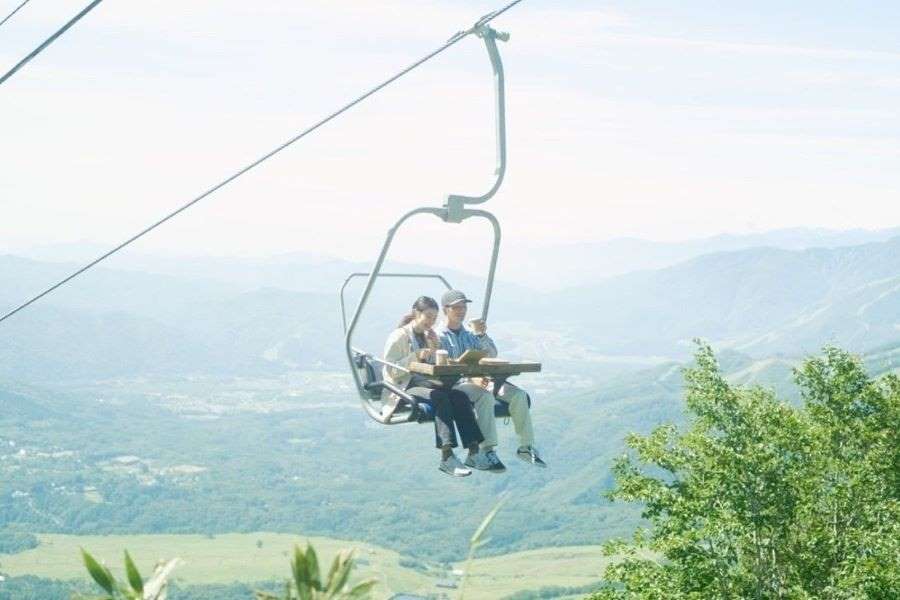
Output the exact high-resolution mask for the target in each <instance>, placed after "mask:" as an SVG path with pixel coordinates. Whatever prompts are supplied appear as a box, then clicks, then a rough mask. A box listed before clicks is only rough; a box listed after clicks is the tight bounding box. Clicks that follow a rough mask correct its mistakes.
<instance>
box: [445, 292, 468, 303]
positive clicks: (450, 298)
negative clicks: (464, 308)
mask: <svg viewBox="0 0 900 600" xmlns="http://www.w3.org/2000/svg"><path fill="white" fill-rule="evenodd" d="M460 302H471V300H469V299H468V298H466V295H465V294H463V293H462V292H461V291H459V290H448V291H446V292H444V295H443V296H441V306H452V305H454V304H459V303H460Z"/></svg>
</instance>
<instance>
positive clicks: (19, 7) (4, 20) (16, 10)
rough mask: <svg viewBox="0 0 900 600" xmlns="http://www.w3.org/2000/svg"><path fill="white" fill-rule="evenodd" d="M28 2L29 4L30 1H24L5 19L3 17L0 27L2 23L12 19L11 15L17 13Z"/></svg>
mask: <svg viewBox="0 0 900 600" xmlns="http://www.w3.org/2000/svg"><path fill="white" fill-rule="evenodd" d="M29 2H31V0H25V1H24V2H22V4H20V5H18V6H17V7H16V8H15V9H13V11H12V12H11V13H9V14H8V15H6V16H5V17H3V20H2V21H0V27H3V24H4V23H6V22H7V21H9V20H10V19H12V17H13V15H14V14H16V13H17V12H19V11H20V10H21V9H22V8H23V7H24V6H25V5H26V4H28V3H29Z"/></svg>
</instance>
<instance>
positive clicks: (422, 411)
mask: <svg viewBox="0 0 900 600" xmlns="http://www.w3.org/2000/svg"><path fill="white" fill-rule="evenodd" d="M473 33H475V34H476V35H477V36H478V37H479V38H481V39H482V40H483V41H484V45H485V48H486V49H487V53H488V57H489V58H490V61H491V68H492V70H493V74H494V96H495V100H496V139H497V168H496V170H495V173H494V174H495V176H496V179H495V181H494V184H493V185H492V186H491V188H490V189H489V190H488V191H487V193H485V194H483V195H481V196H463V195H458V194H451V195H449V196H447V200H446V202H445V204H444V206H442V207H440V208H437V207H421V208H417V209H414V210H411V211H409V212H407V213H406V214H405V215H403V216H402V217H400V219H399V220H398V221H397V222H396V223H395V224H394V226H393V227H391V228H390V229H389V230H388V233H387V238H386V239H385V242H384V244H383V246H382V248H381V253H380V254H379V255H378V258H377V260H376V261H375V265H374V266H373V267H372V270H371V271H370V272H369V273H352V274H351V275H349V276H348V277H347V279H346V280H345V281H344V284H343V285H342V286H341V293H340V295H341V315H342V318H343V324H344V345H345V351H346V354H347V361H348V363H349V366H350V373H351V375H352V376H353V381H354V384H355V386H356V389H357V392H358V393H359V397H360V400H361V401H362V405H363V409H364V410H365V411H366V413H367V414H368V415H369V416H370V417H371V418H372V419H374V420H375V421H377V422H379V423H381V424H383V425H396V424H399V423H414V422H419V423H421V422H426V421H431V420H433V419H434V414H433V411H432V409H431V407H430V406H428V405H427V404H419V403H418V402H416V399H415V398H414V397H412V396H411V395H409V394H407V393H406V391H405V390H401V389H398V388H396V386H393V385H392V384H391V383H390V382H387V381H384V380H383V378H382V367H383V366H384V365H390V366H392V367H395V368H398V369H401V370H404V371H405V370H406V369H404V368H403V367H401V366H399V365H394V364H390V363H387V362H386V361H385V360H384V359H382V358H378V357H377V356H376V355H375V354H373V353H371V352H366V351H364V350H361V349H359V348H356V347H355V346H354V345H353V334H354V333H355V331H356V327H357V324H358V323H359V320H360V316H361V315H362V312H363V309H364V308H365V306H366V303H367V301H368V300H369V296H370V295H371V293H372V289H373V287H374V286H375V282H376V281H377V280H378V279H380V278H384V277H406V278H415V277H418V278H432V279H439V280H440V281H441V283H443V284H444V286H445V287H446V288H447V289H451V286H450V283H449V282H448V281H447V280H446V279H445V278H444V277H442V276H441V275H438V274H431V273H429V274H422V273H382V272H381V268H382V266H383V265H384V261H385V258H386V257H387V254H388V251H389V250H390V247H391V243H392V242H393V239H394V235H395V234H396V233H397V231H398V230H399V229H400V227H401V226H402V225H403V224H405V223H406V221H408V220H409V219H411V218H412V217H415V216H418V215H433V216H436V217H438V218H439V219H441V220H442V221H444V222H445V223H450V224H458V223H462V222H463V221H465V220H466V219H471V218H478V219H484V220H486V221H488V222H489V223H490V224H491V227H492V229H493V238H494V239H493V247H492V251H491V262H490V267H489V268H488V275H487V283H486V285H485V290H484V300H483V303H482V310H481V318H482V319H487V316H488V311H489V310H490V305H491V295H492V293H493V289H494V274H495V273H496V270H497V258H498V256H499V253H500V223H499V222H498V220H497V218H496V217H495V216H494V215H493V214H491V213H490V212H488V211H486V210H480V209H472V208H467V205H469V204H472V205H475V204H483V203H485V202H487V201H488V200H490V199H491V198H492V197H493V196H494V195H495V194H496V193H497V190H499V189H500V185H501V184H502V183H503V178H504V175H505V174H506V108H505V104H506V97H505V86H504V77H503V62H502V60H501V59H500V52H499V50H498V49H497V40H500V41H503V42H505V41H507V40H508V39H509V34H506V33H501V32H498V31H496V30H494V29H492V28H491V27H489V26H487V25H483V24H482V25H477V26H476V27H475V28H474V30H473ZM361 277H365V278H366V286H365V289H364V290H363V292H362V294H361V295H360V298H359V301H358V302H357V304H356V308H355V310H354V312H353V317H352V318H351V320H350V322H349V323H347V311H346V304H345V301H344V293H345V291H346V289H347V286H348V284H349V283H350V281H351V280H353V279H355V278H361ZM384 389H388V390H390V391H391V392H393V393H395V394H397V395H398V396H399V397H400V398H401V406H402V408H401V409H400V410H398V411H396V412H395V413H394V414H393V415H391V416H390V417H387V418H386V417H384V416H383V415H382V413H381V393H382V390H384ZM529 403H530V399H529ZM495 414H496V415H497V416H498V417H508V416H509V406H508V405H507V404H506V403H504V402H500V401H499V400H498V401H497V402H496V406H495Z"/></svg>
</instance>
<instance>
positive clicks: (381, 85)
mask: <svg viewBox="0 0 900 600" xmlns="http://www.w3.org/2000/svg"><path fill="white" fill-rule="evenodd" d="M98 1H99V0H98ZM522 1H523V0H514V1H513V2H510V3H509V4H507V5H506V6H504V7H503V8H501V9H499V10H496V11H494V12H492V13H488V14H487V15H485V16H483V17H482V18H481V19H479V20H478V21H477V22H476V23H475V24H474V25H473V26H472V27H470V28H469V29H465V30H463V31H460V32H458V33H456V34H455V35H454V36H453V37H451V38H450V39H449V40H447V42H445V43H444V45H442V46H441V47H440V48H438V49H437V50H434V51H432V52H430V53H428V54H426V55H425V56H424V57H422V58H420V59H419V60H417V61H416V62H414V63H412V64H411V65H409V66H408V67H406V68H405V69H403V70H402V71H399V72H398V73H396V74H395V75H393V76H391V77H390V78H388V79H386V80H385V81H383V82H382V83H379V84H378V85H376V86H375V87H373V88H371V89H370V90H369V91H367V92H365V93H363V94H362V95H361V96H358V97H357V98H356V99H354V100H352V101H351V102H349V103H347V104H345V105H344V106H342V107H341V108H339V109H337V110H336V111H334V112H333V113H331V114H330V115H328V116H327V117H325V118H323V119H321V120H319V121H317V122H316V123H314V124H313V125H310V126H309V127H307V128H306V129H304V130H303V131H301V132H300V133H298V134H297V135H295V136H294V137H292V138H290V139H289V140H287V141H286V142H284V143H283V144H281V145H280V146H278V147H276V148H275V149H273V150H270V151H269V152H267V153H266V154H264V155H262V156H261V157H259V158H258V159H256V160H255V161H253V162H252V163H250V164H248V165H247V166H245V167H243V168H242V169H240V170H239V171H237V172H235V173H234V174H232V175H230V176H228V177H227V178H225V179H223V180H222V181H220V182H219V183H217V184H216V185H214V186H212V187H211V188H209V189H208V190H206V191H205V192H203V193H202V194H200V195H199V196H197V197H196V198H194V199H193V200H191V201H190V202H188V203H187V204H184V205H183V206H181V207H179V208H178V209H176V210H174V211H172V212H171V213H169V214H168V215H166V216H165V217H163V218H162V219H160V220H158V221H156V222H155V223H153V224H152V225H150V226H149V227H146V228H145V229H143V230H142V231H140V232H139V233H137V234H135V235H133V236H131V237H130V238H128V239H127V240H125V241H124V242H122V243H121V244H119V245H118V246H116V247H115V248H113V249H112V250H110V251H109V252H107V253H106V254H104V255H102V256H100V257H98V258H96V259H94V260H93V261H91V262H89V263H88V264H86V265H85V266H83V267H81V268H80V269H78V270H77V271H75V272H74V273H72V274H71V275H69V276H68V277H66V278H65V279H62V280H60V281H59V282H57V283H56V284H54V285H52V286H51V287H49V288H47V289H46V290H44V291H43V292H41V293H40V294H38V295H36V296H34V297H33V298H31V299H30V300H28V301H27V302H25V303H23V304H22V305H20V306H19V307H17V308H14V309H13V310H11V311H9V312H8V313H6V314H4V315H3V316H2V317H0V323H2V322H3V321H5V320H6V319H8V318H10V317H11V316H13V315H14V314H16V313H17V312H19V311H21V310H23V309H24V308H26V307H28V306H30V305H32V304H34V303H35V302H37V301H38V300H40V299H41V298H43V297H44V296H46V295H47V294H49V293H51V292H53V291H54V290H56V289H57V288H60V287H62V286H63V285H65V284H66V283H68V282H69V281H71V280H73V279H75V278H76V277H78V276H79V275H81V274H82V273H84V272H85V271H87V270H88V269H90V268H91V267H93V266H95V265H96V264H98V263H100V262H102V261H104V260H106V259H107V258H109V257H110V256H112V255H113V254H115V253H116V252H118V251H119V250H121V249H123V248H124V247H126V246H128V245H129V244H131V243H132V242H134V241H137V240H138V239H140V238H141V237H143V236H145V235H146V234H148V233H150V232H151V231H153V230H154V229H156V228H157V227H159V226H160V225H162V224H163V223H165V222H166V221H168V220H169V219H172V218H173V217H175V216H177V215H179V214H180V213H182V212H184V211H185V210H187V209H189V208H190V207H192V206H193V205H195V204H197V203H198V202H200V201H201V200H203V199H204V198H206V197H207V196H209V195H211V194H213V193H214V192H216V191H218V190H220V189H221V188H223V187H225V186H226V185H228V184H229V183H231V182H232V181H234V180H235V179H237V178H238V177H240V176H242V175H244V174H245V173H247V172H248V171H250V170H252V169H254V168H255V167H258V166H259V165H261V164H262V163H264V162H265V161H267V160H269V159H270V158H272V157H273V156H275V155H276V154H278V153H279V152H281V151H282V150H284V149H286V148H287V147H289V146H291V145H292V144H294V143H295V142H298V141H300V140H301V139H303V138H304V137H306V136H307V135H309V134H310V133H312V132H313V131H315V130H317V129H318V128H320V127H321V126H323V125H325V124H326V123H328V122H329V121H331V120H333V119H335V118H337V117H339V116H340V115H342V114H343V113H345V112H347V111H348V110H350V109H351V108H353V107H354V106H356V105H357V104H359V103H360V102H362V101H363V100H365V99H366V98H368V97H370V96H372V95H374V94H375V93H377V92H379V91H381V90H382V89H384V88H385V87H387V86H388V85H390V84H392V83H393V82H395V81H397V80H398V79H400V78H401V77H403V76H404V75H406V74H407V73H409V72H410V71H412V70H413V69H416V68H417V67H419V66H421V65H423V64H424V63H426V62H428V61H429V60H431V59H432V58H434V57H435V56H437V55H438V54H440V53H441V52H444V51H445V50H447V49H448V48H450V47H451V46H453V45H455V44H456V43H458V42H459V41H460V40H462V39H463V38H465V37H466V36H467V35H469V34H471V33H474V32H475V31H476V30H477V29H478V28H479V27H482V26H484V25H487V24H488V23H490V22H491V21H492V20H494V19H496V18H497V17H499V16H500V15H502V14H503V13H505V12H506V11H508V10H509V9H511V8H512V7H514V6H515V5H517V4H519V3H520V2H522Z"/></svg>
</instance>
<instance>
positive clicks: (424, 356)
mask: <svg viewBox="0 0 900 600" xmlns="http://www.w3.org/2000/svg"><path fill="white" fill-rule="evenodd" d="M433 356H434V350H432V349H431V348H422V349H421V350H419V351H418V352H416V358H418V359H419V360H420V361H426V362H427V361H429V360H431V358H432V357H433Z"/></svg>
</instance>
